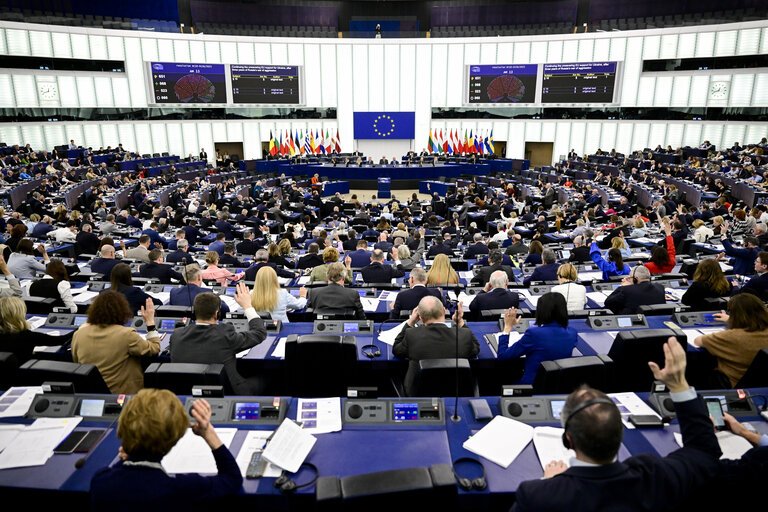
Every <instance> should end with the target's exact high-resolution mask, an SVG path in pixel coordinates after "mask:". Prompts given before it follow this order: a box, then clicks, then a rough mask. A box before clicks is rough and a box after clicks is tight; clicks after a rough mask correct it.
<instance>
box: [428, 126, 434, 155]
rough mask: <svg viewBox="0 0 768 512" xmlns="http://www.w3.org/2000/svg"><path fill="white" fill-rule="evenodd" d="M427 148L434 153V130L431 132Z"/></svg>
mask: <svg viewBox="0 0 768 512" xmlns="http://www.w3.org/2000/svg"><path fill="white" fill-rule="evenodd" d="M427 147H428V148H429V151H432V148H433V147H434V142H432V130H429V140H428V141H427Z"/></svg>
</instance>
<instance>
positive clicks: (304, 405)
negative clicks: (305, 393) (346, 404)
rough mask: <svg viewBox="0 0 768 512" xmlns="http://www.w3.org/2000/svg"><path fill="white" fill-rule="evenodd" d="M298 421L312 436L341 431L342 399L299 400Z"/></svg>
mask: <svg viewBox="0 0 768 512" xmlns="http://www.w3.org/2000/svg"><path fill="white" fill-rule="evenodd" d="M296 416H297V417H296V421H297V422H299V423H302V428H303V429H304V431H306V432H309V433H310V434H326V433H328V432H338V431H340V430H341V399H340V398H338V397H336V398H299V403H298V411H297V412H296Z"/></svg>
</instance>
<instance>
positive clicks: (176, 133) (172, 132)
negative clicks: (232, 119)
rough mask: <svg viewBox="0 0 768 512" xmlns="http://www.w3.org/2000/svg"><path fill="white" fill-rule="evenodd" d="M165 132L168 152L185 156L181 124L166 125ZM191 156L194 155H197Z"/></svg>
mask: <svg viewBox="0 0 768 512" xmlns="http://www.w3.org/2000/svg"><path fill="white" fill-rule="evenodd" d="M234 124H240V123H234ZM165 131H166V134H167V136H168V152H169V153H170V154H172V155H179V156H182V157H184V156H186V155H187V153H185V152H184V149H185V148H184V138H183V137H184V136H183V134H182V132H181V123H166V124H165ZM192 154H193V155H196V154H197V153H192Z"/></svg>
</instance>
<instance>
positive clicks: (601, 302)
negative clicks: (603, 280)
mask: <svg viewBox="0 0 768 512" xmlns="http://www.w3.org/2000/svg"><path fill="white" fill-rule="evenodd" d="M587 298H588V299H592V300H593V301H595V302H597V305H598V306H600V307H602V306H605V299H607V298H608V295H606V294H605V293H603V292H587Z"/></svg>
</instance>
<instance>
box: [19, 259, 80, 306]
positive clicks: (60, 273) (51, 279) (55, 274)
mask: <svg viewBox="0 0 768 512" xmlns="http://www.w3.org/2000/svg"><path fill="white" fill-rule="evenodd" d="M29 294H30V295H32V296H33V297H45V298H48V299H55V302H54V303H53V304H52V305H51V307H54V308H59V307H67V308H69V311H70V312H71V313H77V304H75V299H73V298H72V285H70V284H69V274H68V273H67V268H66V267H65V266H64V263H62V262H61V260H60V259H53V260H51V262H50V263H48V265H46V267H45V276H43V278H42V279H37V280H36V281H34V282H33V283H32V284H31V285H30V287H29Z"/></svg>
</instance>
